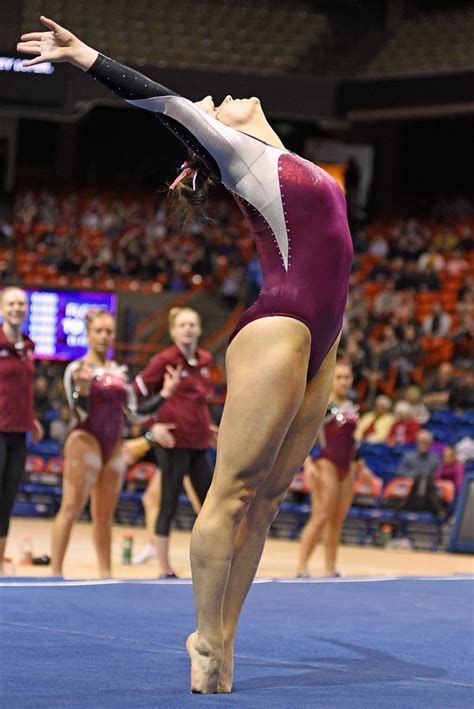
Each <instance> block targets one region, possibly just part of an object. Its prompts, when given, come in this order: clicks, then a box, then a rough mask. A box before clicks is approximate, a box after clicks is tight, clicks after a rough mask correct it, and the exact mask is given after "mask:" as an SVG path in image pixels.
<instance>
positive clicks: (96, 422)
mask: <svg viewBox="0 0 474 709" xmlns="http://www.w3.org/2000/svg"><path fill="white" fill-rule="evenodd" d="M79 364H80V360H76V361H75V362H71V364H70V365H69V366H68V367H67V368H66V372H65V374H64V386H65V389H66V393H67V396H68V400H69V403H70V405H71V407H72V408H73V410H74V411H75V414H76V417H77V419H78V422H77V424H76V426H75V430H82V431H88V433H90V434H92V435H93V436H94V438H96V440H97V442H98V443H99V445H100V449H101V452H102V459H103V461H104V462H106V461H107V460H108V459H109V458H110V455H111V453H112V451H113V450H114V448H115V447H116V445H117V443H119V441H120V439H121V437H122V433H123V426H124V410H125V407H126V405H127V401H128V399H129V396H130V388H129V387H128V385H127V377H126V375H125V373H124V369H123V368H122V367H119V366H117V365H116V364H115V363H114V362H112V363H110V364H109V365H108V366H107V367H97V366H95V365H91V364H89V367H90V368H91V369H92V371H93V373H94V376H93V378H92V382H91V386H90V392H89V395H88V397H87V405H86V408H84V406H83V405H81V399H80V398H79V399H78V400H75V397H74V391H73V389H74V387H73V384H72V372H73V371H74V368H75V367H78V366H79Z"/></svg>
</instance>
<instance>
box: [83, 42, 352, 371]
mask: <svg viewBox="0 0 474 709" xmlns="http://www.w3.org/2000/svg"><path fill="white" fill-rule="evenodd" d="M89 71H90V73H91V74H92V76H93V77H94V78H95V79H97V80H98V81H100V82H101V83H102V84H104V85H105V86H107V87H108V88H109V89H111V90H112V91H113V92H114V93H116V94H117V95H118V96H120V97H121V98H123V99H124V100H125V101H127V103H129V104H131V105H133V106H138V107H140V108H144V109H146V110H149V111H151V112H153V113H154V114H156V115H157V117H158V118H159V119H160V120H161V121H162V122H163V123H164V125H166V126H167V127H168V128H169V129H170V130H171V131H172V132H173V133H174V134H175V135H176V136H177V137H178V138H179V139H180V140H181V141H182V142H183V143H184V145H185V146H187V147H188V148H189V150H191V151H192V152H194V153H195V154H196V155H197V156H199V157H200V158H201V159H202V160H203V161H204V163H205V164H206V166H207V167H208V169H209V170H210V171H211V172H212V173H213V174H214V175H215V176H216V178H217V179H218V180H220V181H221V182H222V184H223V185H224V186H225V187H226V188H227V189H228V190H229V191H230V192H232V194H233V196H234V198H235V200H236V202H237V204H238V205H239V207H240V209H241V210H242V212H243V213H244V215H245V216H246V218H247V220H248V221H249V223H250V226H251V228H252V231H253V235H254V238H255V243H256V247H257V251H258V254H259V259H260V264H261V267H262V273H263V284H262V288H261V291H260V295H259V297H258V299H257V300H256V302H255V303H254V304H253V305H252V306H251V307H250V308H248V310H246V311H245V313H244V314H243V316H242V318H241V319H240V321H239V323H238V324H237V326H236V328H235V330H234V332H233V334H232V336H231V339H232V338H233V337H234V336H235V335H236V334H237V333H238V332H239V331H240V330H241V329H242V328H243V327H244V326H245V325H246V324H248V323H249V322H252V321H253V320H257V319H258V318H262V317H271V316H272V315H283V316H287V317H292V318H296V319H297V320H300V321H301V322H303V323H305V324H306V325H307V327H308V329H309V331H310V333H311V337H312V344H311V355H310V362H309V366H308V379H311V378H312V377H313V376H314V375H315V374H316V373H317V372H318V370H319V367H320V366H321V364H322V362H323V360H324V358H325V356H326V355H327V353H328V352H329V350H330V348H331V347H332V345H333V343H334V342H335V340H336V338H337V336H338V335H339V333H340V331H341V328H342V319H343V314H344V309H345V304H346V299H347V289H348V282H349V275H350V269H351V264H352V255H353V250H352V239H351V236H350V232H349V227H348V224H347V214H346V203H345V198H344V194H343V192H342V190H341V189H340V187H339V185H338V184H337V183H336V181H335V180H334V179H333V178H332V177H331V176H330V175H329V174H328V173H326V172H325V171H324V170H322V169H321V168H319V167H318V166H317V165H315V164H314V163H312V162H309V161H308V160H305V159H303V158H301V157H299V156H298V155H295V154H293V153H290V152H288V151H286V150H282V149H279V148H276V147H273V146H271V145H268V144H266V143H264V142H263V141H261V140H258V139H257V138H254V137H252V136H249V135H247V134H245V133H243V132H241V131H238V130H235V129H233V128H230V127H228V126H226V125H224V124H223V123H221V122H220V121H219V120H217V119H216V118H214V117H212V116H209V115H208V114H206V113H204V112H203V111H202V110H201V109H200V108H199V107H197V106H196V105H194V104H193V103H192V102H191V101H189V100H188V99H186V98H183V97H182V96H179V95H177V94H176V93H174V92H173V91H170V90H169V89H167V88H166V87H164V86H162V85H161V84H158V83H156V82H154V81H152V80H151V79H148V78H147V77H145V76H143V74H140V73H139V72H137V71H134V70H133V69H130V68H129V67H126V66H124V65H122V64H119V63H118V62H116V61H114V60H112V59H109V58H107V57H104V56H103V55H100V54H99V56H98V58H97V60H96V61H95V62H94V64H93V65H92V67H91V69H90V70H89Z"/></svg>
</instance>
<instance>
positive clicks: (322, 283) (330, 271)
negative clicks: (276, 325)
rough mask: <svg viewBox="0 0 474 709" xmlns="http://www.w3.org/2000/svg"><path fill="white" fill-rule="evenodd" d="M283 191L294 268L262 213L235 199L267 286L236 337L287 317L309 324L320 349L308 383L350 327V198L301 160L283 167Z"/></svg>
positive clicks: (288, 157)
mask: <svg viewBox="0 0 474 709" xmlns="http://www.w3.org/2000/svg"><path fill="white" fill-rule="evenodd" d="M278 171H279V187H280V194H281V200H282V204H283V207H284V214H285V222H286V228H287V234H288V270H285V269H284V268H283V266H282V258H281V255H280V251H279V248H278V244H277V242H276V238H275V235H274V233H273V231H272V230H271V228H270V226H269V225H268V223H267V222H266V221H265V219H264V218H263V216H262V215H261V214H260V213H259V212H258V210H257V209H256V208H255V207H253V206H251V205H250V204H248V203H246V202H244V201H243V200H241V199H240V198H239V197H238V196H236V197H235V199H236V201H237V203H238V204H239V206H240V207H241V209H242V211H243V213H244V214H245V216H246V217H247V220H248V221H249V223H250V225H251V228H252V231H253V234H254V238H255V242H256V245H257V250H258V255H259V261H260V265H261V268H262V275H263V284H262V288H261V291H260V295H259V297H258V300H257V301H256V302H255V303H254V304H253V305H252V306H251V307H250V308H248V309H247V310H246V311H245V313H244V314H243V316H242V317H241V319H240V321H239V322H238V323H237V326H236V328H235V330H234V332H233V333H232V335H231V339H232V338H233V337H235V335H236V334H237V333H238V332H239V331H240V330H241V329H242V328H243V327H244V326H245V325H246V324H247V323H249V322H252V321H253V320H257V319H258V318H262V317H267V316H269V315H270V316H271V315H286V316H290V317H293V318H296V319H298V320H301V322H303V323H305V324H306V325H307V326H308V329H309V331H310V332H311V337H312V345H311V355H310V361H309V366H308V379H311V378H312V377H313V376H314V375H315V374H316V373H317V372H318V370H319V367H320V366H321V364H322V362H323V360H324V358H325V356H326V355H327V353H328V352H329V349H330V348H331V346H332V345H333V343H334V341H335V339H336V338H337V336H338V335H339V333H340V331H341V328H342V318H343V314H344V309H345V306H346V299H347V287H348V277H349V272H350V267H351V263H352V255H353V251H352V241H351V237H350V233H349V228H348V226H347V218H346V200H345V198H344V194H343V192H342V190H341V188H340V187H339V185H338V184H337V183H336V181H335V180H334V179H333V178H332V177H331V176H330V175H329V174H328V173H327V172H325V171H324V170H322V169H321V168H319V167H318V166H317V165H315V164H314V163H312V162H309V161H308V160H304V159H303V158H301V157H299V156H298V155H293V154H290V153H283V154H282V155H281V156H280V158H279V161H278Z"/></svg>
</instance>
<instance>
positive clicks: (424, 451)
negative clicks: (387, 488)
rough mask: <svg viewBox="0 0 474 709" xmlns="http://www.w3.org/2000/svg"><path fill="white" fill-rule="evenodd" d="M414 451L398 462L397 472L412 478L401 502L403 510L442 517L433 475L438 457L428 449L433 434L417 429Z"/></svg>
mask: <svg viewBox="0 0 474 709" xmlns="http://www.w3.org/2000/svg"><path fill="white" fill-rule="evenodd" d="M416 443H417V448H416V450H415V451H411V452H410V453H406V454H405V456H404V457H403V459H402V462H401V463H400V467H399V469H398V474H399V475H400V476H401V477H409V478H412V479H413V485H412V488H411V490H410V492H409V494H408V497H407V499H406V500H405V502H404V503H403V507H402V509H403V510H407V511H418V512H434V513H435V514H437V515H439V516H440V517H443V516H444V514H445V510H444V509H443V506H442V504H441V502H440V500H439V497H438V494H437V492H436V487H435V475H436V471H437V470H438V467H439V458H438V456H437V455H436V454H435V453H432V452H431V451H430V448H431V446H432V443H433V436H432V434H431V432H430V431H427V430H425V429H422V430H421V431H419V433H418V436H417V439H416Z"/></svg>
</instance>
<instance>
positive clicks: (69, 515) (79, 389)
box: [52, 309, 173, 578]
mask: <svg viewBox="0 0 474 709" xmlns="http://www.w3.org/2000/svg"><path fill="white" fill-rule="evenodd" d="M86 328H87V337H88V341H89V348H88V350H87V352H86V354H85V356H84V357H83V358H81V359H78V360H75V361H74V362H71V363H70V364H69V365H68V366H67V367H66V371H65V373H64V388H65V390H66V396H67V399H68V402H69V405H70V407H71V409H72V411H73V414H74V417H75V419H76V425H75V427H74V429H73V430H72V431H71V433H70V434H69V435H68V437H67V440H66V443H65V445H64V473H63V489H62V498H61V506H60V508H59V511H58V514H57V515H56V518H55V520H54V524H53V537H52V573H53V574H54V575H61V574H62V568H63V560H64V556H65V553H66V549H67V546H68V542H69V537H70V534H71V531H72V527H73V525H74V522H75V521H76V520H77V519H78V518H79V516H80V514H81V512H82V511H83V509H84V507H85V505H86V503H87V500H88V499H89V495H90V496H91V515H92V535H93V539H94V544H95V549H96V554H97V559H98V563H99V574H100V576H101V577H102V578H108V577H110V575H111V534H112V521H113V515H114V511H115V507H116V505H117V501H118V497H119V493H120V489H121V486H122V482H123V473H124V470H125V465H124V459H123V456H122V440H121V439H122V433H123V427H124V416H125V412H126V411H127V412H129V413H130V415H132V416H134V415H135V414H136V408H137V407H136V397H135V395H134V393H133V391H132V389H131V387H130V385H129V384H128V377H127V372H126V367H122V366H119V365H118V364H117V363H116V362H114V361H113V360H109V359H108V353H109V351H110V349H111V348H112V347H113V344H114V340H115V319H114V317H113V315H112V314H111V313H109V312H108V311H107V310H102V309H94V310H91V311H89V313H88V314H87V316H86ZM171 375H172V373H171ZM171 375H170V373H168V378H167V382H166V385H167V386H166V387H165V386H164V388H163V391H162V394H163V395H164V396H165V397H166V396H169V395H171V393H172V390H173V382H172V381H171V380H172V376H171ZM162 398H163V397H162ZM159 403H160V402H156V405H159ZM152 433H153V431H152ZM158 433H159V432H158Z"/></svg>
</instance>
